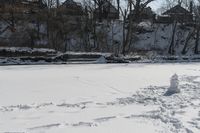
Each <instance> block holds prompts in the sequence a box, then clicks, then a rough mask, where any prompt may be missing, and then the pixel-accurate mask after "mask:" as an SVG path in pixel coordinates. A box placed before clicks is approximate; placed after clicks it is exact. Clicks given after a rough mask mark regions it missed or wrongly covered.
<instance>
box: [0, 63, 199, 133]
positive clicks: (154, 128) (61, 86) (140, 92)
mask: <svg viewBox="0 0 200 133" xmlns="http://www.w3.org/2000/svg"><path fill="white" fill-rule="evenodd" d="M199 65H200V64H199V63H190V64H189V63H177V64H98V65H97V64H93V65H51V66H0V132H3V133H6V132H28V133H29V132H30V133H39V132H43V133H65V132H66V131H67V132H70V133H94V132H95V133H102V132H103V133H122V132H126V133H129V132H136V131H137V132H140V133H147V132H148V133H157V132H158V133H160V132H164V133H192V132H194V133H198V132H199V131H200V112H199V110H200V68H199ZM175 73H176V74H177V75H178V76H179V80H180V81H179V89H180V90H181V93H177V94H174V95H172V96H164V94H165V92H166V91H167V89H168V87H169V85H170V78H171V76H172V75H173V74H175Z"/></svg>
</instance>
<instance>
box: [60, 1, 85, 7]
mask: <svg viewBox="0 0 200 133" xmlns="http://www.w3.org/2000/svg"><path fill="white" fill-rule="evenodd" d="M62 6H81V4H80V3H77V2H75V1H74V0H66V1H65V2H63V4H62Z"/></svg>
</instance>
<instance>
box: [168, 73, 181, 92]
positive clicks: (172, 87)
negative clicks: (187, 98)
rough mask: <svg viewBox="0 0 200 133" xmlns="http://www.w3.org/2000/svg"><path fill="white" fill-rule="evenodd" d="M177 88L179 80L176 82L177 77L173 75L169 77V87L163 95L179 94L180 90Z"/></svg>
mask: <svg viewBox="0 0 200 133" xmlns="http://www.w3.org/2000/svg"><path fill="white" fill-rule="evenodd" d="M178 86H179V80H178V75H177V74H174V75H173V76H172V77H171V80H170V87H169V88H168V90H167V92H166V93H165V95H168V96H169V95H172V94H174V93H180V89H179V88H178Z"/></svg>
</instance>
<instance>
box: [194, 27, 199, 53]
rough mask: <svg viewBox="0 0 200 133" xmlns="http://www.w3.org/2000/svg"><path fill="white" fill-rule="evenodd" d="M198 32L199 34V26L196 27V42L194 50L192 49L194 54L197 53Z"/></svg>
mask: <svg viewBox="0 0 200 133" xmlns="http://www.w3.org/2000/svg"><path fill="white" fill-rule="evenodd" d="M199 32H200V28H199V25H197V31H196V42H195V49H194V53H195V54H198V53H199Z"/></svg>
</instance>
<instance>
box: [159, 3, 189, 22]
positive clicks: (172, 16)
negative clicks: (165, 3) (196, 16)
mask: <svg viewBox="0 0 200 133" xmlns="http://www.w3.org/2000/svg"><path fill="white" fill-rule="evenodd" d="M157 21H158V22H161V23H172V22H174V21H177V22H179V23H189V22H193V14H192V10H191V11H189V10H187V9H185V8H183V7H182V6H181V5H180V4H178V5H176V6H175V7H173V8H171V9H169V10H167V11H165V12H164V13H162V15H161V16H158V18H157Z"/></svg>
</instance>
